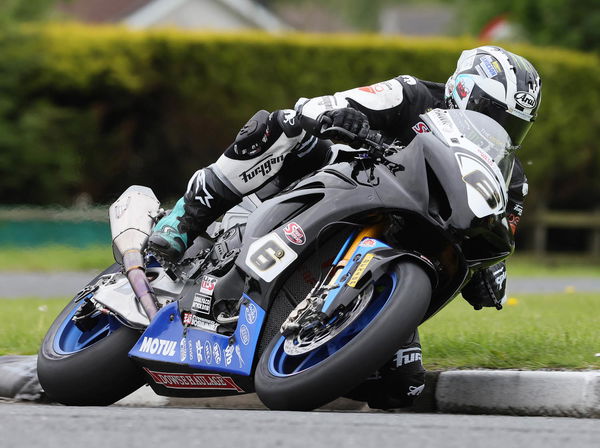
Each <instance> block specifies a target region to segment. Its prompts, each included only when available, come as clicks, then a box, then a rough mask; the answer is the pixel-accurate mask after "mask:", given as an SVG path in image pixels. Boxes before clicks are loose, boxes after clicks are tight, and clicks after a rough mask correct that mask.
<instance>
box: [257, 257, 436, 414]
mask: <svg viewBox="0 0 600 448" xmlns="http://www.w3.org/2000/svg"><path fill="white" fill-rule="evenodd" d="M375 283H376V285H378V288H379V289H383V292H381V293H380V295H379V296H377V297H374V298H373V299H372V300H371V304H370V305H369V306H368V307H367V308H366V309H364V310H362V311H361V313H363V314H365V318H366V319H367V321H365V320H363V321H362V322H363V323H365V322H366V325H365V327H364V328H363V329H362V330H360V331H359V332H358V333H356V334H353V335H350V336H348V334H349V332H346V334H345V335H344V334H340V335H338V336H336V338H334V339H332V340H331V341H329V342H327V344H326V345H325V346H322V347H320V348H317V349H316V350H315V352H314V353H308V354H304V355H301V356H300V357H298V356H293V355H287V354H286V353H285V350H284V348H283V347H284V342H285V338H284V337H283V336H281V335H280V334H277V335H276V336H275V337H274V338H273V340H272V341H271V343H270V344H269V345H268V347H267V348H266V349H265V351H264V353H263V354H262V356H261V358H260V360H259V361H258V364H257V367H256V372H255V377H254V383H255V388H256V392H257V394H258V396H259V398H260V399H261V401H262V402H263V403H264V404H265V405H266V406H267V407H269V408H270V409H278V410H297V411H308V410H312V409H315V408H318V407H320V406H323V405H324V404H326V403H328V402H330V401H332V400H334V399H336V398H338V397H340V396H342V395H344V394H345V393H347V392H348V391H350V390H351V389H353V388H354V387H355V386H357V385H358V384H360V383H361V382H363V381H364V380H365V379H366V378H367V377H368V376H369V375H371V374H372V373H373V372H375V371H376V370H377V369H378V368H379V367H381V366H382V365H383V364H385V362H387V361H388V360H389V359H391V358H392V356H393V355H394V353H395V352H396V350H397V349H398V347H400V346H401V345H402V343H404V342H405V341H406V339H407V338H408V337H409V336H410V335H411V333H412V332H413V331H414V330H415V328H416V327H417V326H418V325H419V323H420V322H421V320H422V318H423V316H424V314H425V312H426V310H427V307H428V306H429V301H430V298H431V289H432V287H431V281H430V279H429V276H428V275H427V273H426V272H425V270H424V269H423V267H422V266H421V265H419V264H417V263H415V262H414V261H411V260H401V261H399V262H398V263H396V264H395V265H394V266H393V267H391V268H390V270H389V271H388V272H387V273H386V274H384V275H383V276H382V277H381V278H380V279H377V280H376V282H375ZM360 318H361V319H363V317H362V316H361V317H360Z"/></svg>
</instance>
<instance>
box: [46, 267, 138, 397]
mask: <svg viewBox="0 0 600 448" xmlns="http://www.w3.org/2000/svg"><path fill="white" fill-rule="evenodd" d="M119 269H120V268H119V266H118V265H117V264H115V265H113V266H111V267H110V268H108V269H107V270H105V271H104V272H103V273H102V274H100V275H104V274H109V273H114V272H118V270H119ZM98 277H99V276H98ZM98 277H96V278H95V279H94V280H92V281H91V282H90V283H89V284H93V283H94V282H95V281H96V279H97V278H98ZM80 305H81V302H79V303H76V302H74V301H73V300H72V301H71V302H69V304H68V305H67V306H66V307H65V308H64V310H63V311H62V312H61V313H60V314H59V316H58V317H57V318H56V320H55V321H54V323H53V324H52V326H51V327H50V329H49V330H48V333H47V334H46V337H45V338H44V341H43V342H42V346H41V348H40V351H39V354H38V363H37V369H38V378H39V381H40V384H41V385H42V388H43V389H44V391H45V393H46V394H47V396H48V398H49V399H50V400H53V401H56V402H59V403H62V404H66V405H75V406H106V405H109V404H112V403H114V402H116V401H118V400H120V399H121V398H123V397H125V396H127V395H129V394H130V393H132V392H133V391H135V390H136V389H138V388H139V387H140V386H142V385H143V384H144V383H145V380H144V376H143V373H142V371H141V370H140V369H139V367H137V366H136V365H135V364H134V363H133V361H131V360H130V359H129V357H128V353H129V350H130V349H131V347H133V345H134V344H135V343H136V342H137V340H138V339H139V337H140V335H141V333H140V332H139V331H136V330H132V329H130V328H127V327H124V326H119V327H115V326H113V327H112V328H111V330H109V332H108V334H106V335H105V336H101V338H99V339H98V340H93V341H91V342H90V345H87V346H84V347H82V348H79V347H78V348H77V350H72V351H69V350H61V348H60V345H61V344H60V341H61V337H62V336H63V333H64V331H65V330H64V328H65V327H64V325H63V324H64V323H65V322H66V321H67V320H69V319H70V317H71V316H72V315H73V312H74V311H75V310H76V309H78V308H79V306H80ZM67 328H68V327H67ZM71 328H72V327H71ZM74 331H77V330H74Z"/></svg>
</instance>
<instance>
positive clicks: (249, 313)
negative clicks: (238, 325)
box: [245, 303, 258, 325]
mask: <svg viewBox="0 0 600 448" xmlns="http://www.w3.org/2000/svg"><path fill="white" fill-rule="evenodd" d="M245 314H246V321H247V322H248V323H249V324H250V325H252V324H253V323H254V322H256V317H257V316H258V310H257V309H256V306H255V305H254V304H253V303H251V304H250V305H248V306H247V307H246V311H245Z"/></svg>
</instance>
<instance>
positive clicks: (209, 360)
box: [204, 341, 212, 364]
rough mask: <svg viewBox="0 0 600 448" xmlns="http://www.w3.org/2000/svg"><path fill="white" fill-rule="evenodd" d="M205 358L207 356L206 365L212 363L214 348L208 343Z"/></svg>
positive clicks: (205, 346)
mask: <svg viewBox="0 0 600 448" xmlns="http://www.w3.org/2000/svg"><path fill="white" fill-rule="evenodd" d="M204 356H206V363H207V364H210V363H212V347H211V346H210V342H209V341H206V342H205V343H204Z"/></svg>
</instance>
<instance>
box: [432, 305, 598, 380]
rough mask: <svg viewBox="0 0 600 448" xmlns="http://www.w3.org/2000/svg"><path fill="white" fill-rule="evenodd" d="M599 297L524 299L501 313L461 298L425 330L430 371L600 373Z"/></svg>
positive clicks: (436, 317) (434, 318) (444, 310)
mask: <svg viewBox="0 0 600 448" xmlns="http://www.w3.org/2000/svg"><path fill="white" fill-rule="evenodd" d="M599 328H600V297H599V296H598V295H597V294H523V295H519V296H517V297H512V298H510V299H509V302H508V304H507V305H505V307H504V309H503V310H501V311H497V310H495V309H483V310H480V311H474V310H473V308H472V307H471V306H470V305H469V304H467V303H466V302H465V301H464V300H462V299H461V298H460V297H458V298H457V299H455V300H454V302H452V303H451V304H450V305H448V306H447V307H446V308H444V309H443V310H442V311H441V312H440V313H439V314H438V315H436V316H434V317H433V318H432V319H430V320H429V321H427V322H426V323H425V324H423V325H422V326H421V330H420V334H421V343H422V345H423V358H424V364H425V366H426V367H427V368H428V369H448V368H459V369H466V368H479V367H481V368H489V369H534V370H535V369H563V368H565V369H590V368H591V369H598V368H600V357H596V356H595V355H596V354H597V353H600V331H598V329H599Z"/></svg>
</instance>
